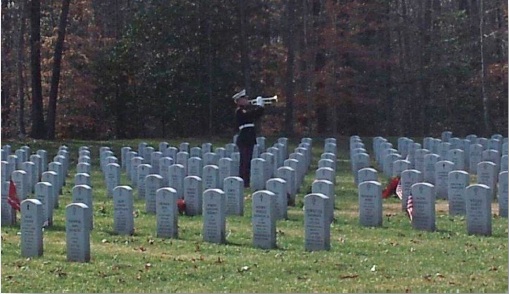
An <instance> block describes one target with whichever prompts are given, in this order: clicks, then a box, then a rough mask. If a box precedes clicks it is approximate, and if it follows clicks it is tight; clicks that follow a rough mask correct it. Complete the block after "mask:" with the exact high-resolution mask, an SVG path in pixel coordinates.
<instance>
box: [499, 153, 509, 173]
mask: <svg viewBox="0 0 509 294" xmlns="http://www.w3.org/2000/svg"><path fill="white" fill-rule="evenodd" d="M508 170H509V157H508V156H507V155H502V157H501V158H500V171H501V172H503V171H508Z"/></svg>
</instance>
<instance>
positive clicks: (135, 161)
mask: <svg viewBox="0 0 509 294" xmlns="http://www.w3.org/2000/svg"><path fill="white" fill-rule="evenodd" d="M140 164H143V157H141V156H135V157H133V158H132V159H131V181H132V183H133V186H135V187H136V186H138V166H139V165H140Z"/></svg>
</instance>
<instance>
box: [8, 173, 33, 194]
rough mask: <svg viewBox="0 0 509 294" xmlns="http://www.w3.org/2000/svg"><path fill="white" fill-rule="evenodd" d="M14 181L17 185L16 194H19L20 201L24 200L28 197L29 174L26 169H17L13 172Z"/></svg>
mask: <svg viewBox="0 0 509 294" xmlns="http://www.w3.org/2000/svg"><path fill="white" fill-rule="evenodd" d="M12 181H13V182H14V185H15V186H16V194H17V195H18V198H19V201H23V200H25V199H27V198H28V193H29V192H28V190H27V187H28V176H27V173H26V171H24V170H15V171H13V172H12Z"/></svg>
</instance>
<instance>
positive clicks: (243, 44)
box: [239, 0, 253, 95]
mask: <svg viewBox="0 0 509 294" xmlns="http://www.w3.org/2000/svg"><path fill="white" fill-rule="evenodd" d="M246 2H247V1H245V0H239V8H240V62H241V66H242V74H243V75H244V87H245V89H246V92H247V94H248V95H252V94H253V93H251V90H252V89H251V65H250V61H249V51H248V44H247V43H248V42H247V24H246Z"/></svg>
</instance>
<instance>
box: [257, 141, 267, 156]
mask: <svg viewBox="0 0 509 294" xmlns="http://www.w3.org/2000/svg"><path fill="white" fill-rule="evenodd" d="M265 140H266V139H265V137H257V138H256V144H257V145H258V147H259V148H260V153H263V152H264V151H265Z"/></svg>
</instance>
